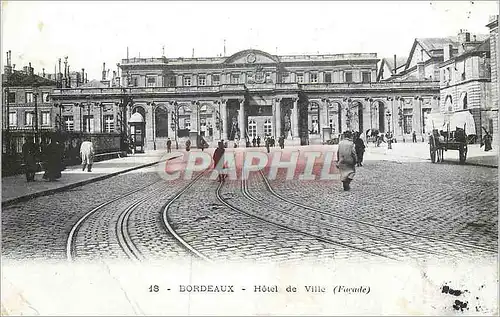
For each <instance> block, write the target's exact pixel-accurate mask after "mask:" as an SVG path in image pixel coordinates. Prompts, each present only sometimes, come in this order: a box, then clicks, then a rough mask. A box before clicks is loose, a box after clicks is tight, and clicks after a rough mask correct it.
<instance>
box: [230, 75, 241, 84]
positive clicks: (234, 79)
mask: <svg viewBox="0 0 500 317" xmlns="http://www.w3.org/2000/svg"><path fill="white" fill-rule="evenodd" d="M239 83H240V74H231V84H239Z"/></svg>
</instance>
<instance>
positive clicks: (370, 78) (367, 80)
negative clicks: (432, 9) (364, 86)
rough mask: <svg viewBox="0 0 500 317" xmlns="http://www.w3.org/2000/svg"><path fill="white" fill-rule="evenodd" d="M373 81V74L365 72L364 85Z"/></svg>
mask: <svg viewBox="0 0 500 317" xmlns="http://www.w3.org/2000/svg"><path fill="white" fill-rule="evenodd" d="M371 81H372V76H371V73H369V72H363V82H364V83H370V82H371Z"/></svg>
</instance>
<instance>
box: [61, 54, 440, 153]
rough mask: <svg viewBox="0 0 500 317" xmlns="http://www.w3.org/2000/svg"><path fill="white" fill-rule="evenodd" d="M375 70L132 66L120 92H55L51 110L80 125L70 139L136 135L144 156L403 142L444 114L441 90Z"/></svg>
mask: <svg viewBox="0 0 500 317" xmlns="http://www.w3.org/2000/svg"><path fill="white" fill-rule="evenodd" d="M378 61H379V59H378V58H377V55H376V54H374V53H373V54H336V55H291V56H276V55H271V54H268V53H266V52H262V51H259V50H245V51H241V52H238V53H235V54H233V55H232V56H229V57H213V58H166V57H160V58H130V59H124V60H122V62H121V64H120V68H121V74H122V76H121V80H120V82H119V83H118V85H120V86H119V87H116V85H117V83H115V87H110V85H109V83H108V84H102V85H101V86H96V87H88V88H87V87H81V88H79V89H54V91H53V94H52V100H53V102H54V103H55V104H57V105H59V107H60V108H62V109H64V110H63V117H65V118H70V117H72V118H74V119H73V122H74V125H73V126H72V127H73V129H82V128H84V127H83V126H82V125H86V126H88V124H90V125H92V126H93V127H94V130H95V131H100V130H102V129H105V128H106V127H109V128H112V129H114V130H115V131H116V130H118V131H125V130H126V131H128V132H129V133H131V134H139V133H140V134H141V139H142V140H144V142H145V147H146V149H148V148H149V149H151V148H159V147H164V146H165V143H166V140H167V138H171V139H176V140H179V141H180V143H182V141H183V140H184V139H186V138H188V137H190V138H192V140H193V141H195V139H193V138H196V135H201V136H202V137H203V138H204V139H205V140H207V141H208V142H215V141H216V140H219V139H224V140H235V139H242V140H245V139H246V140H247V141H248V140H251V139H252V138H253V137H255V136H260V137H261V138H263V137H265V136H274V137H278V136H281V135H282V136H284V137H285V138H286V142H287V143H288V144H297V145H299V144H300V145H304V144H315V143H316V144H319V143H324V142H326V141H327V140H330V139H331V138H333V137H335V136H336V135H338V134H339V133H341V132H343V131H346V130H355V131H366V130H367V129H371V128H376V129H379V130H380V131H382V132H386V131H388V130H391V131H394V132H395V134H396V136H397V137H398V138H403V137H404V135H408V134H410V133H411V132H412V131H414V130H415V131H419V134H420V133H423V129H422V128H420V127H421V126H422V125H423V113H424V112H425V111H430V110H431V109H432V108H435V109H437V108H438V106H439V103H438V102H439V100H438V97H439V85H438V83H437V82H434V81H428V80H427V81H413V82H411V81H406V82H389V83H384V82H376V77H377V63H378ZM82 109H83V112H82V111H81V110H82ZM80 112H82V113H80ZM134 113H139V114H140V117H142V120H143V121H144V124H143V126H141V127H140V129H141V130H140V131H137V130H136V129H137V126H134V127H132V129H133V130H134V131H131V130H130V128H131V125H130V124H129V123H130V122H127V120H128V119H129V118H130V117H131V115H132V114H134ZM82 116H83V117H82ZM134 120H137V116H135V117H134ZM139 120H141V119H139ZM86 123H87V124H86ZM244 143H245V142H240V144H242V145H244Z"/></svg>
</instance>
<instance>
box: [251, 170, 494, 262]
mask: <svg viewBox="0 0 500 317" xmlns="http://www.w3.org/2000/svg"><path fill="white" fill-rule="evenodd" d="M260 174H261V176H262V178H263V179H264V184H265V185H266V188H267V189H268V191H269V192H270V193H271V194H272V195H273V196H275V197H276V198H278V199H280V200H282V201H284V202H287V203H289V204H291V205H294V206H297V207H301V208H304V209H307V210H310V211H314V212H317V213H319V214H322V215H325V216H330V217H335V218H337V219H342V220H345V221H347V222H351V223H355V224H359V225H364V226H368V227H372V228H377V229H381V230H385V231H387V232H393V233H396V234H401V235H405V236H407V237H414V238H417V239H425V240H427V241H433V242H434V243H443V244H447V245H455V246H461V247H466V248H470V249H477V250H481V251H485V252H490V253H498V251H497V250H495V249H490V248H487V247H483V246H477V245H472V244H468V243H464V242H459V241H451V240H447V239H442V238H436V237H429V236H426V235H421V234H417V233H413V232H409V231H404V230H399V229H395V228H390V227H386V226H383V225H378V224H374V223H369V222H367V221H363V220H359V219H354V218H351V217H347V216H345V215H342V214H339V213H336V212H334V211H332V212H326V211H323V210H321V209H318V208H315V207H311V206H307V205H304V204H301V203H298V202H296V201H293V200H290V199H288V198H286V197H283V196H282V195H280V194H278V193H276V192H275V191H274V189H273V188H272V186H271V184H270V183H269V180H268V179H267V178H266V177H265V175H264V174H263V173H262V171H261V172H260ZM427 252H429V251H427Z"/></svg>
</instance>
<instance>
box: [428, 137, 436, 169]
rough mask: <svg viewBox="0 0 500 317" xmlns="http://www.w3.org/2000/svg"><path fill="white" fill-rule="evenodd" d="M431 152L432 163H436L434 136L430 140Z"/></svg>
mask: <svg viewBox="0 0 500 317" xmlns="http://www.w3.org/2000/svg"><path fill="white" fill-rule="evenodd" d="M429 152H430V156H431V162H432V163H436V144H435V142H434V138H433V137H432V136H431V137H430V138H429Z"/></svg>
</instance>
